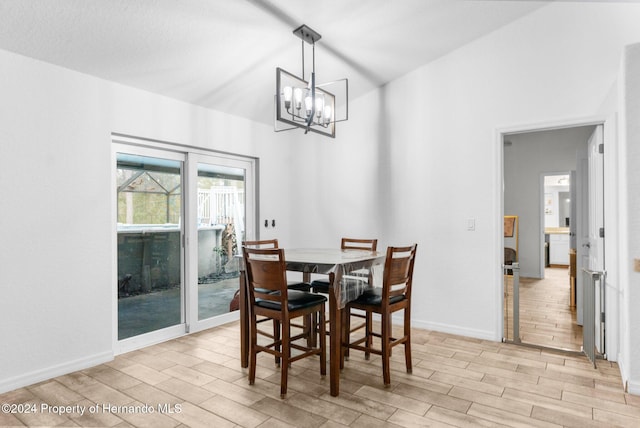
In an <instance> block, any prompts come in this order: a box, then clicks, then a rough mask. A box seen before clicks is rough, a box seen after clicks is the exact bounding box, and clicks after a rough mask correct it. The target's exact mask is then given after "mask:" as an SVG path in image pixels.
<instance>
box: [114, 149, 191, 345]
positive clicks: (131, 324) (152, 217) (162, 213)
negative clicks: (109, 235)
mask: <svg viewBox="0 0 640 428" xmlns="http://www.w3.org/2000/svg"><path fill="white" fill-rule="evenodd" d="M163 155H164V154H163V153H159V156H158V157H155V155H154V156H146V155H141V154H129V153H117V155H116V160H117V166H116V168H117V171H116V181H117V183H116V185H117V205H118V206H117V217H118V220H117V222H118V224H117V233H118V284H117V287H118V340H123V339H127V338H130V337H134V336H138V335H141V334H145V333H150V332H153V331H157V330H161V329H164V328H167V327H171V326H176V325H179V324H183V323H184V322H185V321H184V320H185V314H184V287H183V282H184V281H183V266H184V263H183V251H182V236H183V230H182V227H183V226H182V222H181V219H182V218H183V197H182V196H183V180H182V170H183V161H182V160H181V159H180V157H179V156H174V154H173V153H170V152H168V153H166V156H167V158H165V157H162V156H163Z"/></svg>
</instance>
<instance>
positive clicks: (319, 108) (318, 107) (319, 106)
mask: <svg viewBox="0 0 640 428" xmlns="http://www.w3.org/2000/svg"><path fill="white" fill-rule="evenodd" d="M323 109H324V98H323V97H316V116H317V117H318V120H319V119H320V118H321V117H322V111H323Z"/></svg>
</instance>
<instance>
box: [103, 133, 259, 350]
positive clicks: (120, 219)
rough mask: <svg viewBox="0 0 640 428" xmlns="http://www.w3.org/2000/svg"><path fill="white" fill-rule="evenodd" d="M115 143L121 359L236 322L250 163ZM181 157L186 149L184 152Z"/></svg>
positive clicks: (248, 218)
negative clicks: (132, 352)
mask: <svg viewBox="0 0 640 428" xmlns="http://www.w3.org/2000/svg"><path fill="white" fill-rule="evenodd" d="M119 140H120V139H118V140H114V149H115V150H114V157H115V161H116V171H115V186H116V198H115V199H116V201H117V208H116V216H117V227H116V229H117V308H116V311H117V317H116V318H117V326H116V329H117V334H116V337H117V341H118V343H119V345H118V348H119V350H120V351H121V352H126V351H129V350H132V349H137V348H140V347H141V346H145V345H147V344H150V343H155V342H158V341H162V340H166V339H169V338H172V337H177V336H180V335H183V334H185V333H188V332H190V331H197V330H201V329H204V328H209V327H212V326H215V325H219V324H222V323H225V322H228V321H231V320H233V319H235V318H237V316H238V315H237V312H236V311H234V310H233V309H234V308H233V307H232V305H231V301H232V299H233V297H234V295H235V293H236V291H237V290H238V288H239V287H238V284H239V269H238V267H239V266H238V262H239V255H240V252H239V250H240V246H241V242H242V241H243V240H244V239H245V237H246V236H249V237H252V236H255V235H254V232H255V231H254V228H255V214H254V201H255V192H254V170H255V161H254V160H253V159H249V158H243V157H238V156H232V155H223V154H213V153H211V152H204V151H194V150H186V149H183V148H182V147H175V146H170V145H166V144H161V143H158V144H155V145H154V146H155V147H149V146H147V145H143V144H141V143H140V142H138V140H134V141H133V142H132V141H129V139H125V138H123V140H127V141H126V143H129V144H123V143H122V142H120V141H119ZM181 149H182V150H184V151H181Z"/></svg>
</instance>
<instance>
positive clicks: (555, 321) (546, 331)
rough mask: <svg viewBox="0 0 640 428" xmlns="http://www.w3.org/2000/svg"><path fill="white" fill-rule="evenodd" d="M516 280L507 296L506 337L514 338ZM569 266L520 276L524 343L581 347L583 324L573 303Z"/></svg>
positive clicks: (573, 348)
mask: <svg viewBox="0 0 640 428" xmlns="http://www.w3.org/2000/svg"><path fill="white" fill-rule="evenodd" d="M512 287H513V284H512V279H511V278H509V281H508V287H507V296H506V299H505V325H506V327H505V330H507V331H506V333H508V334H505V337H507V338H509V339H512V338H513V331H512V328H513V319H512V315H513V314H512V309H513V303H512V299H513V295H512V292H513V288H512ZM569 293H570V290H569V275H568V272H567V268H546V269H545V278H544V279H536V278H520V339H521V340H522V342H523V343H527V344H534V345H540V346H547V347H551V348H556V349H562V350H568V351H580V350H581V346H582V326H579V325H577V324H576V310H575V308H571V307H570V306H569V298H570V297H569Z"/></svg>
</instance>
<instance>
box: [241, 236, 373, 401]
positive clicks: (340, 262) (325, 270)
mask: <svg viewBox="0 0 640 428" xmlns="http://www.w3.org/2000/svg"><path fill="white" fill-rule="evenodd" d="M285 254H286V269H287V271H292V272H301V273H302V280H303V282H305V283H310V282H311V275H312V274H322V275H326V276H327V277H328V278H331V282H330V292H329V295H328V301H329V349H330V350H329V383H330V393H331V395H332V396H337V395H338V394H339V391H340V362H341V358H342V357H341V352H342V351H341V346H342V343H341V337H342V335H341V331H342V325H341V321H342V314H341V311H342V310H343V308H344V306H345V304H346V303H347V302H349V301H351V300H354V299H356V298H357V297H358V296H360V295H361V294H362V293H363V292H364V291H365V289H367V288H368V287H373V286H375V285H376V284H377V283H381V281H382V272H383V265H384V261H385V253H384V252H380V251H366V250H351V249H347V250H343V249H340V248H292V249H286V250H285ZM363 270H366V271H368V272H369V275H368V276H367V280H364V279H361V280H358V278H362V277H360V276H358V275H357V273H358V272H362V271H363ZM370 279H372V280H373V283H369V281H370ZM239 306H240V340H241V346H240V353H241V366H242V367H248V365H249V334H250V332H249V305H248V293H247V285H246V275H245V270H244V268H242V269H241V271H240V305H239Z"/></svg>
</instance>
